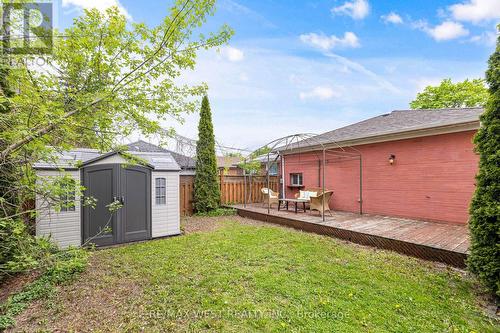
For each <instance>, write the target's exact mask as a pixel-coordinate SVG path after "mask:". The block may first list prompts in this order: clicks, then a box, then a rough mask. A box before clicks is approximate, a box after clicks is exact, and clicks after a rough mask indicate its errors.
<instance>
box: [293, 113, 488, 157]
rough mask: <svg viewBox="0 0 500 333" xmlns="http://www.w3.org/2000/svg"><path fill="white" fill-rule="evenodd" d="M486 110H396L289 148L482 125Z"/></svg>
mask: <svg viewBox="0 0 500 333" xmlns="http://www.w3.org/2000/svg"><path fill="white" fill-rule="evenodd" d="M483 111H484V109H483V108H445V109H418V110H394V111H392V112H391V113H387V114H383V115H380V116H376V117H373V118H369V119H366V120H363V121H360V122H358V123H355V124H352V125H348V126H345V127H341V128H338V129H335V130H333V131H329V132H326V133H323V134H320V135H317V136H314V137H312V138H310V139H306V140H304V141H302V142H300V144H294V145H292V146H290V147H289V148H290V149H294V148H306V147H312V146H317V145H321V144H323V145H326V144H330V143H342V142H348V141H355V140H358V139H365V138H370V137H377V136H383V135H390V134H396V133H404V132H412V131H418V130H425V129H432V128H439V127H446V126H452V125H459V124H465V123H473V122H477V125H478V126H479V116H480V115H481V113H483Z"/></svg>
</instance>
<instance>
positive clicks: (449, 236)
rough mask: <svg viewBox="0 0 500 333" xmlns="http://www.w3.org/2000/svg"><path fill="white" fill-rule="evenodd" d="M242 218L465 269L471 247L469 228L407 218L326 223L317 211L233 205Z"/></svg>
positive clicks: (346, 218)
mask: <svg viewBox="0 0 500 333" xmlns="http://www.w3.org/2000/svg"><path fill="white" fill-rule="evenodd" d="M231 207H233V208H236V209H237V210H238V213H239V214H240V215H242V216H249V217H252V218H258V219H261V220H267V221H269V222H274V223H278V224H282V225H288V226H290V227H294V228H297V229H303V230H306V231H311V232H316V233H321V234H328V235H331V236H333V237H338V238H343V239H348V240H352V241H354V242H358V243H360V244H366V245H372V246H377V247H381V248H387V249H393V250H395V251H398V252H402V253H405V254H410V255H415V256H417V257H422V258H425V259H429V260H437V261H443V262H446V263H448V264H452V265H455V266H460V267H463V265H464V262H465V258H466V256H467V253H468V247H469V234H468V228H467V226H466V225H458V224H446V223H437V222H431V221H419V220H410V219H404V218H396V217H388V216H380V215H368V214H363V215H359V214H356V213H349V212H337V211H335V212H332V214H331V215H329V214H328V213H327V214H326V215H325V221H323V220H322V218H321V216H320V215H319V214H317V212H313V213H312V214H311V213H310V212H309V211H307V212H305V213H304V212H298V213H297V214H296V213H294V212H293V210H290V211H283V210H280V211H278V210H277V209H276V208H274V209H271V210H270V211H269V212H268V210H267V207H262V205H258V204H257V205H256V204H249V205H246V207H244V205H232V206H231Z"/></svg>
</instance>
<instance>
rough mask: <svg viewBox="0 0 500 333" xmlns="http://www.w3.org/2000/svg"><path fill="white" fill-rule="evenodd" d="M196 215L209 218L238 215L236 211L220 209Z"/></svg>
mask: <svg viewBox="0 0 500 333" xmlns="http://www.w3.org/2000/svg"><path fill="white" fill-rule="evenodd" d="M195 215H196V216H208V217H215V216H233V215H236V209H234V208H224V207H219V208H217V209H214V210H211V211H208V212H198V213H196V214H195Z"/></svg>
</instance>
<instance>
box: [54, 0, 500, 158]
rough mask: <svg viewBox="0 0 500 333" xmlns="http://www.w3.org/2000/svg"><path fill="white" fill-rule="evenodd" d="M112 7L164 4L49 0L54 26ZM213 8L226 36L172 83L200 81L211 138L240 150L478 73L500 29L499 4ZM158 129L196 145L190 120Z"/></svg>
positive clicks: (316, 129)
mask: <svg viewBox="0 0 500 333" xmlns="http://www.w3.org/2000/svg"><path fill="white" fill-rule="evenodd" d="M112 5H117V6H118V7H119V8H120V9H121V11H122V12H123V13H124V14H125V15H126V16H127V18H128V19H129V20H130V21H131V22H132V21H133V22H145V23H147V24H148V25H150V26H153V25H156V24H158V23H159V22H161V20H162V18H163V17H165V16H166V15H168V8H169V7H170V5H171V1H158V0H156V1H154V0H141V1H137V0H58V2H57V3H56V6H57V11H56V12H57V20H56V22H57V23H56V24H57V25H58V27H59V28H64V27H67V26H68V25H70V24H71V22H72V19H73V18H74V17H75V16H77V15H79V14H80V13H81V9H82V8H88V7H92V6H95V7H97V8H98V9H105V8H106V7H109V6H112ZM216 8H217V10H216V13H215V14H214V16H212V17H210V18H209V20H208V21H207V23H206V25H205V26H204V27H203V30H204V31H215V30H217V29H218V28H219V27H220V26H221V25H222V24H224V23H226V24H228V25H229V26H230V27H231V28H233V29H234V31H235V35H234V37H233V38H232V39H231V40H230V42H229V44H228V45H226V46H224V47H222V48H220V49H219V50H209V51H203V52H201V53H199V54H198V59H197V65H196V69H195V70H194V71H188V72H184V73H182V80H183V81H184V82H187V83H193V84H198V83H200V82H206V83H207V84H208V87H209V92H208V96H209V99H210V104H211V108H212V113H213V122H214V128H215V136H216V138H217V140H218V142H220V143H222V144H224V145H227V146H233V147H240V148H244V149H255V148H257V147H260V146H262V145H264V144H266V143H267V142H269V141H271V140H274V139H276V138H278V137H283V136H286V135H290V134H295V133H318V134H319V133H322V132H325V131H330V130H333V129H335V128H339V127H342V126H345V125H348V124H351V123H354V122H357V121H360V120H364V119H367V118H370V117H373V116H376V115H380V114H384V113H389V112H391V111H392V110H401V109H407V108H408V106H409V103H410V101H411V100H412V99H414V98H415V96H416V94H417V92H419V91H421V90H422V89H423V88H424V87H426V86H427V85H435V84H438V83H439V82H440V81H441V80H442V79H444V78H451V79H452V80H453V81H461V80H464V79H466V78H483V77H484V72H485V70H486V68H487V60H488V57H489V55H490V54H491V53H492V52H493V50H494V46H495V39H496V36H497V35H496V29H495V25H496V24H498V22H500V0H448V1H444V0H420V1H388V0H385V1H381V0H380V1H375V0H348V1H345V0H325V1H291V0H259V1H256V0H254V1H249V0H219V1H217V5H216ZM164 125H165V127H174V128H175V129H176V131H177V133H179V134H181V135H184V136H187V137H190V138H194V139H196V138H197V125H198V117H197V116H196V115H189V116H187V117H185V122H184V123H183V124H180V123H175V122H171V123H166V124H164ZM134 139H136V137H133V138H130V140H134Z"/></svg>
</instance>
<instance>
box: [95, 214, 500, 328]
mask: <svg viewBox="0 0 500 333" xmlns="http://www.w3.org/2000/svg"><path fill="white" fill-rule="evenodd" d="M95 255H97V256H101V259H102V260H105V261H109V262H113V267H114V268H113V272H111V273H110V274H111V275H112V276H117V278H124V277H125V276H126V277H128V278H129V279H133V280H137V281H142V282H141V284H142V288H143V291H142V292H143V298H142V300H141V301H140V304H141V305H140V306H136V307H135V308H134V310H131V312H130V313H129V315H128V316H127V318H128V322H127V323H126V326H125V327H128V328H129V329H132V330H134V329H141V328H143V327H146V328H147V330H157V331H161V330H174V331H187V330H189V331H199V330H209V331H211V330H213V331H225V332H245V331H256V330H258V331H276V332H280V331H283V332H285V331H286V332H289V331H295V332H305V331H307V332H333V331H338V332H495V331H498V326H495V325H498V323H497V322H494V321H492V320H491V319H488V318H487V317H486V316H485V315H484V314H482V311H481V310H480V308H479V307H478V305H477V298H476V296H475V294H474V288H475V287H474V284H473V282H472V281H471V280H469V279H466V278H464V277H462V276H461V275H460V274H458V273H457V272H455V271H454V270H451V269H450V270H446V269H437V268H435V267H434V266H433V265H432V264H429V263H425V262H423V261H420V260H417V259H412V258H408V257H405V256H401V255H398V254H395V253H390V252H386V251H375V250H372V249H366V248H362V247H358V246H353V245H350V244H344V243H341V242H338V241H336V240H333V239H329V238H326V237H322V236H317V235H311V234H306V233H301V232H297V231H293V230H287V229H283V228H274V227H256V226H245V225H240V224H237V223H232V222H227V223H226V226H224V227H223V228H221V229H218V230H216V231H213V232H209V233H196V234H190V235H187V236H182V237H175V238H169V239H163V240H157V241H151V242H146V243H140V244H134V245H130V246H125V247H120V248H114V249H109V250H104V251H98V252H97V253H96V254H95ZM122 328H123V327H122Z"/></svg>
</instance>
